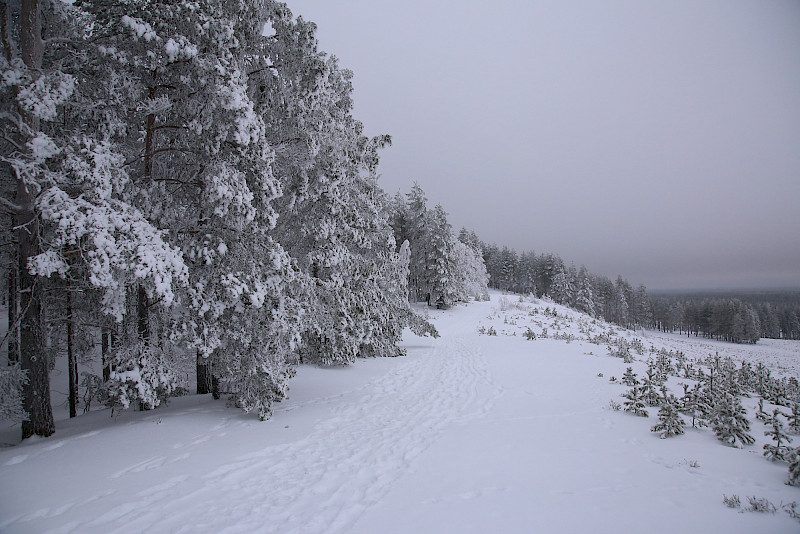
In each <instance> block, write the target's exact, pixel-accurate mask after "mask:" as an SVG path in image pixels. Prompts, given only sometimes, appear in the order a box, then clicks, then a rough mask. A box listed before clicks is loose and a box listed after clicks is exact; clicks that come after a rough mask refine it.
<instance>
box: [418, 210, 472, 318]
mask: <svg viewBox="0 0 800 534" xmlns="http://www.w3.org/2000/svg"><path fill="white" fill-rule="evenodd" d="M428 224H429V227H428V243H429V248H428V258H427V262H426V271H425V276H426V278H427V281H428V284H429V288H430V295H431V302H430V304H431V305H436V307H438V308H445V309H446V308H449V307H451V306H452V305H453V304H455V303H456V302H458V301H459V300H460V299H459V278H460V277H462V276H464V274H463V273H460V272H459V267H461V266H459V264H458V262H457V256H456V246H457V243H458V241H457V240H456V239H455V237H454V236H453V232H452V228H451V226H450V223H449V222H447V214H446V213H445V211H444V208H443V207H442V206H441V204H437V205H436V206H435V207H434V208H433V209H432V210H431V212H430V215H429V221H428Z"/></svg>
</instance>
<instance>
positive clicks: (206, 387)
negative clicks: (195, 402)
mask: <svg viewBox="0 0 800 534" xmlns="http://www.w3.org/2000/svg"><path fill="white" fill-rule="evenodd" d="M195 367H196V368H197V394H198V395H206V394H208V393H211V390H212V389H213V387H214V386H213V384H212V374H211V360H210V359H209V358H204V357H203V356H202V355H201V354H200V351H198V352H197V365H196V366H195Z"/></svg>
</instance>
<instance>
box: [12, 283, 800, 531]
mask: <svg viewBox="0 0 800 534" xmlns="http://www.w3.org/2000/svg"><path fill="white" fill-rule="evenodd" d="M492 297H493V301H492V302H488V303H471V304H469V305H468V306H457V307H455V308H453V309H451V310H446V311H431V312H430V313H431V315H432V319H433V321H434V322H435V324H436V326H437V328H438V329H439V331H440V333H441V334H442V337H441V338H440V339H436V340H431V339H428V338H418V337H416V336H413V335H410V334H409V335H407V336H406V338H405V343H404V346H405V347H406V349H407V350H408V353H409V355H408V356H407V357H405V358H400V359H376V360H364V361H359V362H357V364H356V365H354V366H351V367H337V368H331V369H320V368H315V367H301V368H300V369H299V370H298V376H297V377H296V378H295V379H294V381H293V382H292V390H291V392H290V398H289V400H287V401H285V402H283V403H281V404H279V405H277V406H276V410H275V415H274V417H273V419H271V420H270V421H267V422H263V423H262V422H259V421H257V419H256V418H254V417H253V416H248V415H246V414H242V413H241V412H240V411H238V410H236V409H235V408H225V403H224V402H222V401H212V400H211V399H210V396H189V397H182V398H177V399H174V400H172V401H171V402H170V405H169V406H166V407H162V408H159V409H157V410H154V411H151V412H123V413H121V414H118V415H117V416H116V417H114V418H111V417H109V412H108V411H107V410H104V411H98V412H93V413H91V414H88V415H86V416H82V417H79V418H77V419H74V420H70V421H64V422H62V423H60V425H59V427H58V431H57V433H56V435H55V436H53V437H52V438H49V439H34V440H28V441H26V442H25V443H23V444H22V445H19V446H17V447H9V448H5V449H0V532H3V533H11V534H13V533H36V532H64V533H67V532H76V533H77V532H80V533H92V532H98V533H99V532H103V533H105V532H123V533H127V532H144V531H146V532H152V533H159V532H192V533H197V532H229V533H236V532H282V533H283V532H289V533H305V532H309V533H313V532H332V533H336V532H341V533H344V532H347V533H374V532H388V533H393V532H396V533H402V532H465V533H467V532H482V533H485V532H520V533H521V532H534V531H539V532H609V533H612V532H614V533H616V532H620V531H625V530H627V531H643V530H647V531H648V532H649V533H658V532H664V533H667V532H669V533H674V532H723V531H724V532H733V533H735V532H752V531H761V532H775V533H780V532H797V531H798V529H799V525H798V523H797V522H795V521H794V520H792V519H791V518H789V517H788V516H787V515H786V514H785V513H783V512H780V511H779V512H778V513H776V514H757V513H737V512H736V510H732V509H729V508H726V507H725V506H724V505H723V504H722V497H723V494H725V495H729V496H730V495H732V494H737V495H739V496H740V497H741V499H742V501H743V504H746V498H747V497H748V496H757V497H759V498H766V499H768V500H769V501H771V502H772V503H774V504H776V505H779V504H781V503H788V502H791V501H800V489H798V488H794V487H789V486H786V485H784V484H783V481H784V480H785V479H786V465H785V464H773V463H771V462H769V461H767V460H766V459H764V458H763V457H762V456H761V447H762V445H763V443H766V438H765V437H764V436H763V429H764V428H765V427H764V426H763V424H762V423H760V422H755V423H754V424H753V425H752V431H751V433H752V434H753V435H754V436H755V437H756V439H757V441H756V443H755V444H754V445H752V446H750V447H747V448H745V449H733V448H730V447H727V446H725V445H723V444H722V443H721V442H719V441H717V440H716V438H715V437H714V435H713V432H711V431H710V430H709V429H704V430H696V429H691V428H687V429H686V434H685V435H683V436H677V437H673V438H669V439H663V440H662V439H659V438H658V436H657V434H655V433H652V432H650V427H651V426H652V425H653V424H655V422H656V421H657V419H656V417H655V414H656V411H657V409H656V408H650V409H649V410H650V413H651V417H649V418H639V417H635V416H632V415H630V414H627V413H625V412H622V411H619V412H617V411H613V410H612V409H610V408H609V401H610V400H612V399H613V400H616V401H617V402H621V400H622V399H621V398H620V394H621V393H622V392H624V391H625V390H626V389H627V388H626V386H624V385H621V384H614V383H610V382H609V378H610V377H611V376H616V377H617V378H620V377H621V376H622V374H623V373H624V371H625V368H626V367H628V366H631V367H633V368H634V371H636V372H637V374H639V375H640V376H641V375H642V374H643V372H644V370H645V368H646V364H645V363H644V362H643V361H642V360H644V359H646V356H647V355H644V356H639V355H638V354H635V357H636V358H637V361H634V362H633V363H631V364H626V363H625V362H623V360H622V359H619V358H613V357H608V356H607V352H608V350H607V348H606V346H604V345H595V344H592V343H589V342H587V341H585V339H586V338H587V337H589V336H596V335H598V334H599V333H603V332H605V333H608V332H609V331H615V332H618V334H617V335H620V336H627V337H630V338H633V337H639V338H640V339H643V341H644V344H645V346H646V347H647V346H649V344H650V343H653V344H654V345H656V346H659V345H658V344H657V343H656V341H660V340H661V337H662V336H655V335H653V334H654V333H651V332H646V333H645V335H646V337H644V338H643V337H642V334H641V333H637V334H633V333H628V332H624V331H619V330H615V329H614V328H613V327H611V326H609V325H605V324H604V323H601V322H592V320H591V319H589V318H587V317H585V316H581V315H580V314H578V313H577V312H574V311H572V310H568V309H566V308H562V307H560V306H556V305H553V304H552V303H547V302H522V303H520V302H518V301H517V298H516V297H501V296H500V295H499V294H497V293H495V294H493V295H492ZM545 308H549V309H550V310H551V312H552V310H553V309H555V310H556V314H557V317H553V316H552V314H547V313H545ZM480 327H483V329H484V331H485V329H487V328H489V327H493V328H494V329H495V331H496V332H497V333H498V335H497V336H490V335H485V334H479V333H478V332H479V328H480ZM528 327H530V328H531V329H532V330H533V331H534V332H535V333H536V335H537V339H535V340H532V341H530V340H527V339H526V338H525V337H523V335H522V334H523V333H524V332H525V331H526V329H527V328H528ZM544 328H547V330H548V336H549V337H548V338H546V339H545V338H542V336H541V334H542V331H543V329H544ZM556 333H558V335H559V337H560V338H561V339H552V336H554V335H555V334H556ZM513 334H516V335H513ZM569 336H572V337H569ZM564 338H567V339H571V341H569V342H567V341H566V340H565V339H564ZM670 339H671V338H670ZM670 339H666V341H667V342H671V341H670ZM684 339H685V338H683V339H681V340H680V341H681V342H683V340H684ZM783 347H784V345H781V344H777V346H774V347H773V346H768V348H767V349H762V347H761V346H760V344H759V345H757V346H756V347H755V348H756V349H757V350H756V351H755V352H757V353H764V352H766V353H768V354H777V353H779V352H781V351H784V349H783ZM798 347H800V346H799V345H794V348H790V349H786V350H788V353H787V355H785V356H781V358H783V359H784V360H786V361H789V360H791V358H790V356H791V354H792V352H793V351H794V354H795V355H796V356H800V350H798ZM667 348H668V349H669V348H670V347H669V346H667ZM680 350H683V351H684V352H685V353H686V354H687V356H688V357H690V358H691V357H694V356H693V355H692V354H690V353H689V352H688V351H687V350H684V349H680ZM697 350H698V351H705V350H706V347H705V345H702V346H701V348H700V349H697ZM706 355H707V353H705V354H699V355H698V356H697V357H704V356H706ZM754 357H761V356H758V354H757V355H756V356H754ZM600 373H602V374H603V376H602V377H600V376H598V374H600ZM679 382H680V380H678V379H676V378H674V377H671V378H670V381H669V386H670V388H671V389H672V390H673V392H675V393H676V394H677V393H679V392H680V386H679V385H678V383H679ZM755 403H756V401H755V400H754V399H744V406H745V408H747V409H748V411H749V413H750V414H751V415H752V414H753V409H752V408H753V406H752V405H754V404H755ZM762 427H763V428H762ZM796 441H797V440H796ZM33 496H35V497H36V498H35V499H34V498H32V497H33Z"/></svg>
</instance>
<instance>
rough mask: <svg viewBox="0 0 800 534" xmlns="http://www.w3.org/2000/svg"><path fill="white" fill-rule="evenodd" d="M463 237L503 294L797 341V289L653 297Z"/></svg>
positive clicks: (558, 262) (606, 315) (723, 334)
mask: <svg viewBox="0 0 800 534" xmlns="http://www.w3.org/2000/svg"><path fill="white" fill-rule="evenodd" d="M459 239H460V240H461V241H463V242H464V243H466V244H468V245H470V246H471V247H473V248H475V249H476V250H481V251H483V260H484V263H485V264H486V271H487V272H488V273H489V276H490V279H489V286H490V287H493V288H495V289H500V290H502V291H513V292H516V293H525V294H534V295H536V296H537V297H542V296H545V295H546V296H548V297H550V298H551V299H553V300H554V301H555V302H557V303H559V304H564V305H567V306H570V307H572V308H574V309H576V310H578V311H581V312H584V313H587V314H589V315H591V316H592V317H598V318H602V319H604V320H605V321H608V322H612V323H616V324H619V325H621V326H624V327H626V328H640V327H645V328H653V329H657V330H663V331H665V332H681V333H683V332H686V333H687V334H694V335H695V336H704V337H709V338H714V339H720V340H724V341H730V342H734V343H755V342H756V341H758V340H759V339H760V338H762V337H763V338H773V339H800V292H798V291H794V292H792V291H785V292H781V291H770V292H767V291H764V292H753V291H750V292H741V293H731V294H724V293H718V292H716V293H693V294H661V295H650V294H648V292H647V288H646V287H645V286H644V285H639V286H637V287H635V288H634V287H633V286H632V285H631V284H630V283H629V282H628V281H627V280H625V279H624V278H622V277H621V276H618V277H617V279H616V280H615V281H612V280H611V279H609V278H607V277H605V276H600V275H596V274H593V273H591V272H589V271H588V270H587V269H586V267H584V266H581V267H580V268H576V267H575V266H574V265H570V266H567V265H566V264H565V262H564V260H563V259H561V258H560V257H559V256H558V255H557V254H552V253H544V254H536V253H534V252H528V251H526V252H522V253H518V252H517V251H516V250H514V249H511V248H508V247H505V246H504V247H499V246H497V245H496V244H494V243H485V242H483V241H481V240H480V238H479V237H478V236H477V235H476V234H475V232H470V231H467V230H466V229H462V230H461V232H460V233H459Z"/></svg>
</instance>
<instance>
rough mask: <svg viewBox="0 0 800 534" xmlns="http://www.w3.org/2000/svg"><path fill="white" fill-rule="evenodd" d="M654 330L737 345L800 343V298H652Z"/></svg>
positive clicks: (740, 295)
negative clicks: (761, 341)
mask: <svg viewBox="0 0 800 534" xmlns="http://www.w3.org/2000/svg"><path fill="white" fill-rule="evenodd" d="M651 301H652V304H653V317H654V323H655V324H654V326H655V327H657V328H659V329H661V330H664V331H669V332H674V331H678V332H686V333H687V334H694V335H696V336H704V337H710V338H716V339H722V340H725V341H733V342H736V343H755V342H756V341H758V339H760V338H768V339H800V295H797V294H796V293H792V292H790V291H787V292H779V293H771V292H740V293H734V294H732V295H724V294H719V293H716V294H704V293H696V294H688V295H684V294H674V295H665V294H662V295H653V296H652V298H651Z"/></svg>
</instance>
